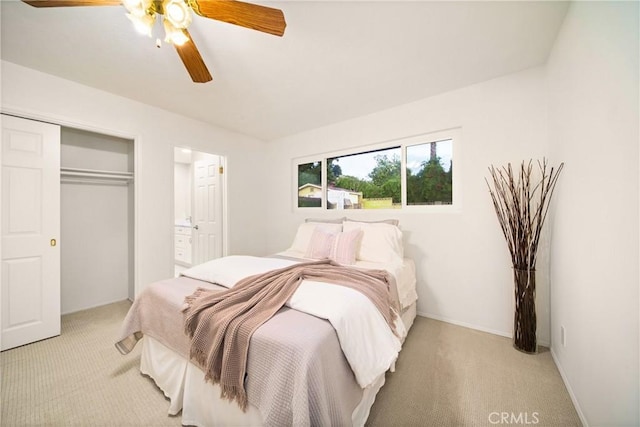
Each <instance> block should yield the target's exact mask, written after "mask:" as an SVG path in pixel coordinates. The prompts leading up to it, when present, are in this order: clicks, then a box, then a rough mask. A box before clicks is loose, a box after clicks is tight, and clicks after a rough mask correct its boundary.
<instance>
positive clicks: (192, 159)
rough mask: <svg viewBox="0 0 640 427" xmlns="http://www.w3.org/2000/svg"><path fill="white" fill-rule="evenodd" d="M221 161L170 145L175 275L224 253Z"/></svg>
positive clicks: (209, 154) (213, 155) (199, 152)
mask: <svg viewBox="0 0 640 427" xmlns="http://www.w3.org/2000/svg"><path fill="white" fill-rule="evenodd" d="M225 163H226V161H225V158H224V157H223V156H219V155H216V154H211V153H204V152H201V151H195V150H191V149H190V148H184V147H175V148H174V224H173V226H174V244H175V248H174V249H175V257H174V258H175V263H174V266H175V274H176V276H177V275H179V274H180V272H181V271H182V270H184V269H186V268H189V267H191V266H192V265H196V264H201V263H203V262H205V261H209V260H211V259H215V258H219V257H221V256H223V255H224V211H225V209H224V174H225V172H226V171H225Z"/></svg>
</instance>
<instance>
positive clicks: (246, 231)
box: [1, 61, 266, 291]
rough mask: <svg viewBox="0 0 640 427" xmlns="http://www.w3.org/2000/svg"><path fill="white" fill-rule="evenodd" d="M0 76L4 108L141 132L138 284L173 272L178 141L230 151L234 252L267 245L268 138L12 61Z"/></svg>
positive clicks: (121, 132) (259, 250)
mask: <svg viewBox="0 0 640 427" xmlns="http://www.w3.org/2000/svg"><path fill="white" fill-rule="evenodd" d="M1 83H2V111H3V112H7V113H10V114H17V115H22V116H24V117H27V118H42V119H46V120H48V121H51V122H55V123H61V124H63V125H65V126H69V127H77V128H82V129H87V130H91V131H95V132H99V133H104V134H108V135H109V134H110V135H115V136H121V137H127V138H131V139H135V143H136V144H137V148H136V156H137V164H136V192H137V193H138V204H137V212H136V215H137V218H138V221H137V226H138V228H137V230H136V236H137V259H136V262H135V264H136V271H135V274H136V278H137V281H136V282H137V284H138V285H139V286H138V287H139V289H138V291H139V290H140V289H141V288H142V287H144V285H146V284H148V283H151V282H153V281H156V280H159V279H164V278H167V277H172V276H173V258H174V253H173V229H174V227H173V222H174V218H173V215H174V211H173V203H174V201H173V191H172V190H173V148H174V146H182V147H184V146H190V147H191V148H193V149H196V150H200V151H205V152H211V153H216V154H220V155H223V156H227V172H228V174H227V182H228V183H229V188H228V209H229V216H228V218H229V219H228V227H229V236H230V242H229V250H230V253H246V254H263V253H264V251H265V236H264V232H263V223H261V222H259V221H255V220H254V216H253V215H254V213H253V212H254V211H253V209H254V208H255V206H256V204H257V205H261V204H262V201H261V197H263V196H262V195H261V194H257V195H256V194H253V193H254V191H253V190H254V188H255V182H257V181H258V180H259V179H260V178H261V177H262V176H263V175H264V172H263V169H262V168H263V165H264V163H263V160H264V159H263V157H264V156H263V153H264V144H263V143H262V141H260V140H257V139H255V138H250V137H247V136H243V135H240V134H237V133H234V132H230V131H227V130H224V129H221V128H218V127H215V126H211V125H208V124H205V123H202V122H199V121H196V120H192V119H188V118H186V117H183V116H180V115H177V114H173V113H169V112H167V111H164V110H161V109H158V108H154V107H149V106H147V105H144V104H141V103H138V102H135V101H131V100H128V99H126V98H122V97H119V96H115V95H111V94H108V93H106V92H102V91H99V90H96V89H93V88H89V87H87V86H82V85H80V84H77V83H74V82H70V81H68V80H63V79H60V78H58V77H54V76H51V75H47V74H43V73H40V72H37V71H34V70H31V69H28V68H25V67H21V66H18V65H15V64H12V63H9V62H6V61H3V62H2V80H1ZM253 177H255V179H253ZM247 194H252V197H251V199H249V198H247V197H246V195H247ZM256 199H257V200H256ZM265 201H266V199H265Z"/></svg>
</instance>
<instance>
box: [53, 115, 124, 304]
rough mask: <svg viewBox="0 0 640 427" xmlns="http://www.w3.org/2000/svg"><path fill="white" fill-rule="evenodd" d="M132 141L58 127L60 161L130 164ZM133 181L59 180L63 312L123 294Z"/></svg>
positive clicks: (83, 165)
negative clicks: (107, 183)
mask: <svg viewBox="0 0 640 427" xmlns="http://www.w3.org/2000/svg"><path fill="white" fill-rule="evenodd" d="M132 145H133V142H132V141H127V140H123V139H121V138H114V137H110V136H104V135H98V134H94V133H90V132H86V131H79V130H77V129H69V128H64V127H63V128H62V130H61V149H60V165H61V166H62V167H67V168H79V169H94V170H108V171H118V172H127V171H131V170H132V167H131V166H132V163H131V162H130V158H133V153H132V152H131V146H132ZM130 192H133V185H131V184H130V185H104V184H86V183H78V182H63V183H62V184H61V187H60V213H61V214H60V264H61V266H60V278H61V280H60V291H61V304H60V305H61V311H62V313H63V314H65V313H71V312H74V311H79V310H84V309H87V308H91V307H96V306H100V305H104V304H108V303H111V302H115V301H121V300H123V299H126V298H128V297H129V288H130V283H129V282H130V280H131V279H132V276H130V274H129V273H130V271H132V270H133V263H132V262H131V257H130V255H131V252H132V251H133V244H131V242H130V238H129V232H130V230H131V231H132V228H131V227H130V224H129V221H130V219H131V218H130V216H131V215H130V210H131V211H133V204H132V203H131V201H132V200H130V199H131V198H130V196H129V193H130Z"/></svg>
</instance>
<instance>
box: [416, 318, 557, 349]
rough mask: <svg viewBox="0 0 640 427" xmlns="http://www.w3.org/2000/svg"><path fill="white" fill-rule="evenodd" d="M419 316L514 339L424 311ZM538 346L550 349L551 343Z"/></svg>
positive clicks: (507, 333) (540, 341) (504, 333)
mask: <svg viewBox="0 0 640 427" xmlns="http://www.w3.org/2000/svg"><path fill="white" fill-rule="evenodd" d="M417 314H418V316H422V317H427V318H429V319H435V320H440V321H441V322H447V323H451V324H452V325H458V326H462V327H465V328H469V329H475V330H476V331H482V332H487V333H489V334H493V335H498V336H501V337H506V338H513V334H512V333H511V332H505V331H498V330H496V329H490V328H485V327H483V326H478V325H473V324H471V323H466V322H460V321H458V320H455V319H450V318H448V317H444V316H440V315H438V314H432V313H425V312H422V311H418V312H417ZM538 345H541V346H543V347H549V346H550V343H549V341H546V340H540V339H538Z"/></svg>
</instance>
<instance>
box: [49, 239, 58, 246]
mask: <svg viewBox="0 0 640 427" xmlns="http://www.w3.org/2000/svg"><path fill="white" fill-rule="evenodd" d="M49 244H50V245H51V246H55V245H56V244H57V242H56V239H51V240H50V241H49Z"/></svg>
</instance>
